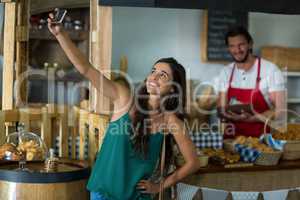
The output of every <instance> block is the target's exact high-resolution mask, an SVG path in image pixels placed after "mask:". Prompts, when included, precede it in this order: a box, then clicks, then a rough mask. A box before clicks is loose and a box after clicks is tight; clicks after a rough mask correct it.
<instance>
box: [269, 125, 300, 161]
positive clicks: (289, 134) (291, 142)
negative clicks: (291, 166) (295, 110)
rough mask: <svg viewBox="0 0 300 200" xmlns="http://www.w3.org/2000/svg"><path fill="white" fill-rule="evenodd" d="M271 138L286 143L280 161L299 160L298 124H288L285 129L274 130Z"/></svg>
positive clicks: (299, 133)
mask: <svg viewBox="0 0 300 200" xmlns="http://www.w3.org/2000/svg"><path fill="white" fill-rule="evenodd" d="M272 136H273V138H274V139H276V140H282V141H286V144H285V145H284V148H283V155H282V159H284V160H297V159H300V124H296V123H294V124H288V125H287V127H286V128H283V127H281V128H279V129H276V130H275V131H274V132H273V134H272Z"/></svg>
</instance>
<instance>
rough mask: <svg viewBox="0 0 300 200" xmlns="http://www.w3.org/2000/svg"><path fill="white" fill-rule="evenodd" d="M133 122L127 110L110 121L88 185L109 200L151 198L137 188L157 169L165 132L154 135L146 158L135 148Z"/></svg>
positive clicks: (89, 188)
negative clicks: (141, 181)
mask: <svg viewBox="0 0 300 200" xmlns="http://www.w3.org/2000/svg"><path fill="white" fill-rule="evenodd" d="M131 137H132V121H131V119H130V115H129V113H126V114H125V115H123V116H122V117H121V118H119V119H118V120H116V121H113V122H110V124H109V126H108V128H107V131H106V134H105V138H104V141H103V144H102V147H101V150H100V152H99V154H98V156H97V160H96V163H95V165H94V167H93V170H92V174H91V176H90V179H89V181H88V185H87V188H88V190H90V191H92V192H99V193H101V194H102V195H104V196H105V197H106V198H107V199H109V200H135V199H139V200H141V199H151V198H150V196H149V195H145V194H142V193H141V192H140V191H139V190H138V189H137V188H136V187H137V183H138V182H139V181H140V180H142V179H148V178H149V177H150V176H151V175H152V173H153V172H154V169H155V166H156V164H157V161H158V159H159V155H160V150H161V144H162V141H163V135H162V134H160V133H156V134H151V135H150V139H149V148H148V154H147V156H146V158H143V157H142V156H141V155H140V154H139V153H137V152H135V150H134V148H133V143H132V140H131Z"/></svg>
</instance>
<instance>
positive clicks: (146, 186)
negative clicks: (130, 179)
mask: <svg viewBox="0 0 300 200" xmlns="http://www.w3.org/2000/svg"><path fill="white" fill-rule="evenodd" d="M159 186H160V185H159V184H156V183H152V182H151V181H148V180H141V181H140V182H139V183H138V184H137V188H138V189H140V190H142V193H149V194H156V193H159V188H160V187H159Z"/></svg>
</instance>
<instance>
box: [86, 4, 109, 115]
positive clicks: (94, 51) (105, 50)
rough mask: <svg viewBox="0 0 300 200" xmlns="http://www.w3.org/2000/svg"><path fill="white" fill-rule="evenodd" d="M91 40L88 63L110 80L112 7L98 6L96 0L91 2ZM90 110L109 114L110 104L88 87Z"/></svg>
mask: <svg viewBox="0 0 300 200" xmlns="http://www.w3.org/2000/svg"><path fill="white" fill-rule="evenodd" d="M90 7H91V17H90V18H91V37H90V38H91V40H90V46H91V48H90V61H91V62H92V64H93V65H94V66H95V67H96V68H97V69H99V70H100V71H102V72H104V74H105V76H106V77H108V78H110V69H111V53H112V7H106V6H98V1H97V0H91V6H90ZM103 89H104V88H103ZM90 91H91V92H90V94H91V96H90V99H91V102H90V110H93V111H95V112H97V113H101V114H109V111H110V102H109V99H108V98H107V97H104V96H103V95H102V94H101V93H99V92H98V91H96V89H95V88H93V87H90Z"/></svg>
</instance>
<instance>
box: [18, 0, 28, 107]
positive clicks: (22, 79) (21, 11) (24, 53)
mask: <svg viewBox="0 0 300 200" xmlns="http://www.w3.org/2000/svg"><path fill="white" fill-rule="evenodd" d="M17 6H18V8H17V10H18V14H17V29H16V42H17V43H16V89H17V92H16V107H21V106H22V105H26V104H27V77H26V76H24V74H25V72H26V71H27V66H28V50H29V46H28V40H29V37H28V32H29V17H30V14H29V10H30V0H19V2H18V4H17Z"/></svg>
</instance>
